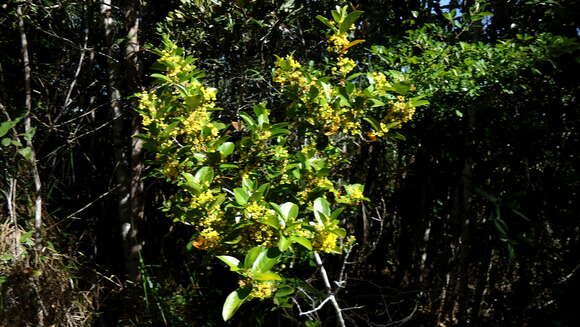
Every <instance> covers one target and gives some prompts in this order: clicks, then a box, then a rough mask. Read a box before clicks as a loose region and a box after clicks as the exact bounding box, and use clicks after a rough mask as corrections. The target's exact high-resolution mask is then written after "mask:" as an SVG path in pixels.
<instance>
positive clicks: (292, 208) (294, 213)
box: [280, 202, 298, 220]
mask: <svg viewBox="0 0 580 327" xmlns="http://www.w3.org/2000/svg"><path fill="white" fill-rule="evenodd" d="M280 211H281V212H282V217H284V220H288V219H296V217H298V206H297V205H296V204H294V203H292V202H286V203H284V204H282V205H281V206H280Z"/></svg>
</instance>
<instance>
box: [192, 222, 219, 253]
mask: <svg viewBox="0 0 580 327" xmlns="http://www.w3.org/2000/svg"><path fill="white" fill-rule="evenodd" d="M221 239H222V237H221V235H220V234H219V233H218V232H217V231H216V230H215V229H213V228H212V227H209V228H205V229H203V230H202V231H201V232H200V233H199V237H198V238H197V239H196V240H195V242H194V246H195V247H197V248H199V249H201V250H209V249H213V248H216V247H217V246H218V245H219V243H220V241H221Z"/></svg>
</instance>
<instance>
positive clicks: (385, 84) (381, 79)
mask: <svg viewBox="0 0 580 327" xmlns="http://www.w3.org/2000/svg"><path fill="white" fill-rule="evenodd" d="M367 76H368V77H369V78H370V79H371V80H372V81H371V82H372V83H374V86H375V89H376V90H377V91H382V92H380V94H381V95H384V94H385V90H386V89H388V88H390V87H392V85H391V83H390V82H389V81H388V80H387V77H386V76H385V74H383V73H382V72H372V73H369V74H368V75H367Z"/></svg>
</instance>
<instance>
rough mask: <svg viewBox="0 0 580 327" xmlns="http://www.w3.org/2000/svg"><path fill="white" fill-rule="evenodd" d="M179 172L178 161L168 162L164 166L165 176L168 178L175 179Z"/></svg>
mask: <svg viewBox="0 0 580 327" xmlns="http://www.w3.org/2000/svg"><path fill="white" fill-rule="evenodd" d="M178 172H179V162H178V161H177V160H168V161H166V162H165V164H164V165H163V175H164V176H165V177H166V178H173V177H175V176H177V173H178Z"/></svg>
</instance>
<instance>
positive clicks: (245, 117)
mask: <svg viewBox="0 0 580 327" xmlns="http://www.w3.org/2000/svg"><path fill="white" fill-rule="evenodd" d="M240 118H242V119H243V120H244V121H245V122H246V125H248V128H249V129H250V130H254V129H255V127H256V122H255V121H254V120H253V119H252V117H250V115H248V114H247V113H245V112H240Z"/></svg>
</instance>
